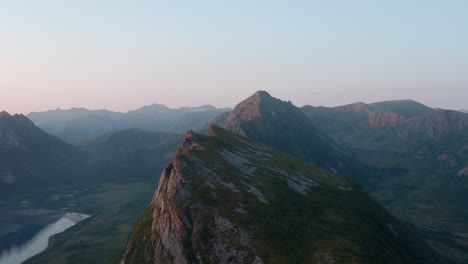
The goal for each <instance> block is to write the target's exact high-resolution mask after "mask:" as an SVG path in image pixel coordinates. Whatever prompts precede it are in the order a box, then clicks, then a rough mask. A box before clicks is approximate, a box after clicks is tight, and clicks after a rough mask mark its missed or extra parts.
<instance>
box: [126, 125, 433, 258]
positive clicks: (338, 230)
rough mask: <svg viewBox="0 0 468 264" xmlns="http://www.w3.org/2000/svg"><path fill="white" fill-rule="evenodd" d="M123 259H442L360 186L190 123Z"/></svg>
mask: <svg viewBox="0 0 468 264" xmlns="http://www.w3.org/2000/svg"><path fill="white" fill-rule="evenodd" d="M122 261H123V262H122V263H199V262H200V263H442V260H441V259H439V257H438V256H437V255H435V253H434V252H432V251H431V250H430V248H429V247H428V246H427V245H426V244H425V243H424V242H422V241H420V240H419V239H417V238H416V237H415V236H414V235H413V234H412V233H411V232H409V231H408V230H407V229H406V228H405V227H404V226H403V225H402V224H401V223H399V222H398V221H397V220H395V219H394V218H393V217H392V216H391V215H390V214H388V213H387V212H386V211H385V210H384V209H382V208H381V207H380V206H379V205H377V204H376V203H375V202H373V201H372V200H371V199H369V198H368V197H367V196H366V195H365V194H364V193H363V192H362V191H361V190H360V189H359V187H357V186H356V185H354V184H352V183H350V182H349V181H348V180H346V179H344V178H342V177H339V176H336V175H334V174H332V173H330V172H328V171H326V170H323V169H321V168H319V167H317V166H314V165H311V164H309V163H306V162H304V161H301V160H299V159H297V158H294V157H292V156H290V155H288V154H285V153H283V152H279V151H277V150H274V149H272V148H270V147H268V146H266V145H262V144H259V143H256V142H254V141H252V140H250V139H248V138H245V137H241V136H237V135H234V134H232V133H230V132H228V131H226V130H224V129H221V128H219V127H216V126H211V127H210V128H209V129H208V133H207V136H202V135H198V134H195V133H193V132H188V133H187V134H186V136H185V138H184V139H183V142H182V143H181V146H180V148H179V149H178V151H177V152H176V154H175V155H174V157H173V159H172V161H171V163H170V164H169V165H168V166H167V167H166V169H165V170H164V171H163V173H162V176H161V180H160V183H159V186H158V189H157V191H156V193H155V196H154V198H153V201H152V202H151V204H150V206H149V207H148V208H147V210H146V211H145V213H144V214H143V215H142V216H141V217H140V219H139V221H138V222H137V223H136V224H135V226H134V227H133V231H132V234H131V236H130V240H129V242H128V244H127V247H126V250H125V253H124V254H123V259H122Z"/></svg>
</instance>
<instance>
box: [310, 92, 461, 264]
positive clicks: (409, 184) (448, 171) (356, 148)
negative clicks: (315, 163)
mask: <svg viewBox="0 0 468 264" xmlns="http://www.w3.org/2000/svg"><path fill="white" fill-rule="evenodd" d="M302 109H303V111H304V113H305V114H306V115H307V116H308V117H309V119H310V120H311V122H312V123H313V124H314V125H315V127H317V128H318V129H319V130H320V131H322V132H323V133H324V134H326V135H327V136H329V137H330V138H332V139H333V140H335V141H336V142H337V143H339V144H342V145H345V146H348V147H350V148H351V149H352V151H353V152H354V153H356V154H357V155H358V156H359V159H360V160H362V161H365V162H367V163H368V164H370V165H372V166H382V167H399V168H401V169H404V171H406V172H405V173H402V174H396V175H394V176H392V177H387V178H382V177H381V178H378V180H377V181H374V182H373V184H371V185H368V186H367V188H366V189H367V191H369V193H370V194H371V196H373V197H375V198H376V199H377V200H378V201H379V202H380V203H381V204H383V205H385V206H386V207H387V208H389V209H390V211H391V212H393V213H394V214H395V215H396V216H398V217H400V218H402V219H404V220H406V221H408V222H412V223H417V224H419V225H424V226H426V227H428V228H430V229H431V230H439V231H441V232H445V233H446V234H443V235H442V234H441V233H439V234H438V235H435V233H434V232H433V233H432V234H431V237H429V238H428V239H429V241H431V244H432V245H434V246H435V248H437V249H438V250H439V252H442V253H444V254H446V255H452V256H454V255H457V258H458V261H461V262H463V261H468V246H466V245H468V243H467V241H468V237H467V236H465V235H461V234H468V224H467V223H468V209H467V206H466V205H467V203H466V201H468V192H467V190H468V114H464V113H461V112H458V111H452V110H443V109H432V108H429V107H427V106H424V105H422V104H420V103H417V102H414V101H411V100H403V101H390V102H380V103H374V104H363V103H355V104H350V105H345V106H339V107H332V108H329V107H312V106H305V107H303V108H302ZM427 230H429V229H425V230H423V231H424V232H426V231H427ZM443 240H445V241H451V242H450V246H447V244H446V242H445V243H444V242H441V241H443ZM455 252H456V253H455Z"/></svg>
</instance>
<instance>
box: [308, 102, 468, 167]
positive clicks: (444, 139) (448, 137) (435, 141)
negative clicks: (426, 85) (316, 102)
mask: <svg viewBox="0 0 468 264" xmlns="http://www.w3.org/2000/svg"><path fill="white" fill-rule="evenodd" d="M302 110H303V111H304V113H305V114H306V115H307V117H308V118H309V119H310V120H311V122H312V123H313V124H314V125H315V126H316V127H318V128H319V129H320V130H321V131H322V132H323V133H325V134H326V135H327V136H329V137H331V138H332V139H334V140H335V141H336V142H339V143H342V144H345V145H347V146H351V147H352V148H355V149H359V150H372V151H374V150H384V151H391V152H396V153H407V154H408V153H409V154H412V155H417V156H426V157H431V158H436V157H438V156H440V155H443V154H444V153H445V154H449V155H452V156H457V153H458V152H460V150H461V149H460V146H461V148H463V147H464V146H465V145H466V142H468V115H467V114H463V113H461V112H457V111H451V110H443V109H431V108H429V107H426V106H424V105H422V104H419V103H417V102H414V101H394V102H382V103H374V104H369V105H365V104H363V103H356V104H351V105H346V106H339V107H334V108H327V107H312V106H304V107H303V108H302ZM434 146H435V147H436V149H434V148H433V147H434Z"/></svg>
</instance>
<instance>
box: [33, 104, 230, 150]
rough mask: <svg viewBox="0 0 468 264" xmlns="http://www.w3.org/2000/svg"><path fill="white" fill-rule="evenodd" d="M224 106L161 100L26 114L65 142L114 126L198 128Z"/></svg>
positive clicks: (177, 130)
mask: <svg viewBox="0 0 468 264" xmlns="http://www.w3.org/2000/svg"><path fill="white" fill-rule="evenodd" d="M228 110H229V109H228V108H215V107H214V106H211V105H203V106H199V107H182V108H177V109H171V108H168V107H166V106H165V105H162V104H153V105H149V106H144V107H142V108H139V109H136V110H132V111H129V112H126V113H121V112H114V111H109V110H88V109H84V108H72V109H68V110H61V109H57V110H50V111H46V112H32V113H30V114H28V118H30V119H31V120H32V121H33V122H34V123H36V124H37V125H38V126H39V127H41V128H42V129H43V130H45V131H46V132H48V133H50V134H52V135H56V136H58V137H60V138H61V139H63V140H65V141H68V142H80V141H84V140H89V139H91V138H94V137H96V136H99V135H101V134H104V133H107V132H110V131H112V130H114V129H126V128H140V129H145V130H151V131H160V132H171V133H183V132H185V131H187V130H189V129H200V128H201V127H202V126H203V125H204V124H206V123H207V122H209V121H210V120H212V119H213V118H214V117H215V116H217V115H218V114H220V113H222V112H224V111H228Z"/></svg>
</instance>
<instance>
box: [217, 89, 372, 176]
mask: <svg viewBox="0 0 468 264" xmlns="http://www.w3.org/2000/svg"><path fill="white" fill-rule="evenodd" d="M212 124H215V125H217V126H220V127H223V128H225V129H227V130H229V131H231V132H234V133H236V134H239V135H243V136H246V137H248V138H250V139H253V140H255V141H258V142H261V143H263V144H266V145H269V146H272V147H274V148H277V149H279V150H282V151H284V152H287V153H289V154H291V155H294V156H296V157H298V158H301V159H303V160H306V161H309V162H312V163H315V164H317V165H319V166H320V167H322V168H325V169H328V170H330V171H332V172H334V173H337V174H339V175H342V176H346V177H348V178H350V179H352V180H354V181H356V182H359V183H361V184H366V183H365V180H363V178H365V177H364V175H367V174H368V173H369V172H371V171H373V169H372V168H369V167H368V166H367V165H365V164H362V163H360V162H359V161H358V160H356V159H355V157H353V155H352V153H351V152H350V151H349V150H348V149H347V148H346V147H343V146H342V144H337V143H336V142H334V141H333V140H331V139H330V138H329V137H328V136H326V135H325V134H324V133H323V132H321V131H319V130H318V129H317V128H315V126H314V125H313V124H312V122H311V120H309V119H308V118H307V116H306V115H305V114H304V113H303V112H302V111H301V109H300V108H298V107H296V106H294V105H293V104H292V103H291V102H285V101H282V100H280V99H277V98H274V97H272V96H270V94H268V93H267V92H264V91H258V92H256V93H255V94H253V95H252V96H250V97H249V98H247V99H245V100H244V101H243V102H241V103H239V104H238V105H237V106H236V107H235V108H234V109H233V110H232V111H231V112H229V113H224V114H222V115H220V116H218V117H217V118H216V119H215V120H214V121H213V122H212ZM368 176H369V177H368V178H370V177H371V175H368Z"/></svg>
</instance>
